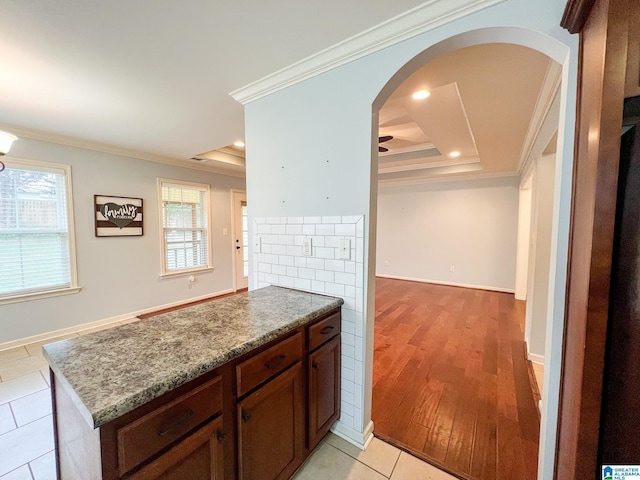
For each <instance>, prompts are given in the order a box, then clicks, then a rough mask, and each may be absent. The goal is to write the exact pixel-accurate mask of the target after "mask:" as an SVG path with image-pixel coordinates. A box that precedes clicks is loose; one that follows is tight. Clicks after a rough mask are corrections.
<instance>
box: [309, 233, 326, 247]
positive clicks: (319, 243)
mask: <svg viewBox="0 0 640 480" xmlns="http://www.w3.org/2000/svg"><path fill="white" fill-rule="evenodd" d="M324 239H325V237H319V236H317V235H316V236H315V237H311V244H312V246H314V247H324V246H325V245H324Z"/></svg>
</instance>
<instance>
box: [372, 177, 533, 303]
mask: <svg viewBox="0 0 640 480" xmlns="http://www.w3.org/2000/svg"><path fill="white" fill-rule="evenodd" d="M519 182H520V180H519V177H503V178H491V179H482V180H466V181H459V182H446V183H428V184H422V185H412V186H402V187H380V188H379V189H378V232H377V233H378V235H377V252H376V273H377V274H378V275H382V276H392V277H398V278H406V279H413V280H422V281H429V282H435V283H445V284H452V285H460V286H470V287H475V288H486V289H489V290H500V291H508V292H513V289H514V281H515V280H514V279H515V277H514V275H515V259H516V236H517V226H518V185H519ZM452 266H453V267H454V271H453V272H452V271H451V268H450V267H452Z"/></svg>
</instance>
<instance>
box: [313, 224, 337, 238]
mask: <svg viewBox="0 0 640 480" xmlns="http://www.w3.org/2000/svg"><path fill="white" fill-rule="evenodd" d="M335 234H336V226H335V225H334V224H330V225H316V235H335Z"/></svg>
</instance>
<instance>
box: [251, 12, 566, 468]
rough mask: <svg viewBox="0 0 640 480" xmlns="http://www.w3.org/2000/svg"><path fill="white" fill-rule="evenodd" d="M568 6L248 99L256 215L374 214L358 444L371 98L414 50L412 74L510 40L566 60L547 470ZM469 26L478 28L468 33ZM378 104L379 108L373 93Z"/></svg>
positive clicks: (551, 420) (452, 28) (434, 38)
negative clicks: (457, 53)
mask: <svg viewBox="0 0 640 480" xmlns="http://www.w3.org/2000/svg"><path fill="white" fill-rule="evenodd" d="M563 9H564V2H561V1H559V0H541V1H536V2H532V1H531V0H507V1H505V2H502V3H499V4H497V5H496V6H494V7H491V8H487V9H485V10H483V11H481V12H479V13H477V14H474V15H471V16H468V17H465V18H462V19H459V20H456V21H454V22H451V23H449V24H447V25H444V26H441V27H439V28H437V29H435V30H432V31H428V32H426V33H423V34H421V35H418V36H416V37H413V38H411V39H409V40H405V41H403V42H401V43H399V44H396V45H394V46H390V47H388V48H385V49H384V50H381V51H379V52H376V53H373V54H370V55H368V56H366V57H363V58H361V59H359V60H356V61H354V62H352V63H349V64H346V65H343V66H340V67H337V68H335V69H334V70H331V71H329V72H326V73H323V74H322V75H319V76H317V77H314V78H311V79H309V80H306V81H304V82H302V83H298V84H295V85H292V86H289V87H287V88H284V89H282V90H280V91H277V92H275V93H273V94H271V95H269V96H266V97H263V98H260V99H257V100H254V101H253V102H251V103H249V104H248V105H247V106H246V108H245V119H246V140H247V194H248V205H249V207H248V209H249V216H250V217H253V218H255V217H283V216H286V217H290V216H325V215H336V216H337V215H354V214H357V215H361V214H362V215H364V216H365V220H368V223H367V225H366V228H365V252H364V253H365V257H364V260H365V262H364V265H365V272H364V275H365V287H364V298H363V300H362V302H363V303H362V306H363V311H364V313H365V315H364V319H363V321H364V322H365V325H358V326H357V327H358V328H363V331H364V332H365V334H366V342H365V351H364V352H363V355H364V358H362V359H359V360H364V362H363V363H362V365H363V370H361V371H355V373H354V374H355V376H356V377H359V378H360V379H363V381H364V383H363V385H364V389H363V392H362V397H361V398H359V399H358V398H356V399H355V401H356V402H358V403H359V404H360V405H361V406H362V408H361V409H360V411H361V412H362V415H363V419H362V422H358V423H359V424H361V425H363V428H364V431H361V432H357V431H351V432H349V433H348V435H350V439H351V441H353V442H354V443H359V444H363V443H364V442H366V440H368V437H367V433H368V430H367V428H369V426H370V422H369V420H370V418H371V373H372V370H371V369H372V362H371V358H372V351H373V317H374V311H373V310H374V309H373V304H374V290H373V285H374V280H375V279H374V273H375V272H374V269H373V268H371V267H372V264H373V261H374V258H375V254H376V252H375V240H376V238H375V235H376V234H375V232H376V227H377V225H376V210H375V202H374V203H373V204H372V203H370V201H371V198H372V196H373V197H374V198H375V197H377V191H376V185H375V184H372V183H370V179H371V177H372V172H375V170H376V168H377V167H376V161H377V160H375V158H376V157H375V156H373V154H374V152H375V143H374V137H375V134H373V135H372V130H373V131H375V129H376V125H377V124H376V123H375V122H376V120H375V115H372V106H373V105H374V102H376V100H377V99H378V96H379V95H380V93H381V92H382V91H383V89H384V90H385V91H384V94H383V95H382V97H385V96H388V95H390V93H391V91H392V90H393V88H395V87H394V85H395V84H397V82H400V81H401V80H402V79H401V78H399V77H396V78H394V79H393V81H391V79H392V77H393V76H394V75H395V74H396V72H398V70H400V69H401V68H402V67H403V66H404V65H405V64H407V63H408V62H410V61H411V60H412V59H414V57H415V62H413V63H412V64H411V68H409V71H405V72H403V74H405V73H406V74H408V73H412V71H413V70H412V69H413V68H418V67H419V66H421V64H424V63H425V62H427V61H429V60H430V59H432V58H435V57H437V56H438V55H439V54H442V53H446V52H447V51H450V50H452V49H455V48H459V47H462V46H467V45H472V44H476V43H483V42H496V41H507V42H512V43H517V44H520V45H524V46H529V47H534V48H537V49H540V50H542V51H543V52H545V53H547V54H548V55H549V56H550V57H551V58H553V59H554V60H555V61H557V62H558V63H560V64H561V65H563V66H564V69H563V85H562V95H561V116H560V130H559V142H560V145H562V149H561V152H560V153H559V161H558V167H557V169H558V176H557V178H558V182H557V183H556V185H555V193H556V198H557V199H558V202H557V203H556V204H555V205H554V228H553V232H554V234H553V237H554V238H553V242H552V252H553V255H552V262H551V271H552V272H553V277H554V280H553V281H552V283H551V286H550V288H551V291H552V292H553V301H552V302H551V303H550V305H551V307H550V315H549V318H551V319H552V322H553V324H552V325H551V328H548V331H550V332H553V335H552V336H549V337H548V338H547V346H546V351H552V352H553V355H554V359H555V360H556V363H555V367H554V368H552V369H551V370H550V375H546V376H545V388H544V391H545V397H546V398H545V400H544V401H543V412H542V423H543V425H542V434H541V438H542V440H541V452H542V454H541V456H540V459H541V460H540V461H541V462H542V465H541V468H540V478H551V475H552V471H553V458H554V449H555V428H556V427H555V425H556V419H557V405H558V398H557V392H558V388H559V387H558V385H559V376H560V370H559V366H560V361H561V351H562V348H561V345H562V325H563V315H564V286H565V279H566V252H567V240H568V226H569V213H570V194H571V169H572V155H573V143H572V139H573V129H574V123H575V122H574V121H575V116H574V112H575V91H576V72H577V55H578V48H577V47H578V42H577V37H572V36H570V35H569V34H568V33H567V32H566V31H564V30H562V29H561V27H560V26H559V23H560V19H561V17H562V12H563ZM505 26H508V27H505ZM492 27H495V28H492ZM517 27H522V28H517ZM485 28H486V30H485ZM477 29H482V30H479V31H476V30H477ZM470 31H474V32H472V33H468V34H465V33H464V32H470ZM536 32H540V33H536ZM457 35H460V36H457ZM452 37H454V38H452ZM439 42H442V43H439ZM430 47H433V48H430ZM416 56H418V57H416ZM416 62H417V63H416ZM407 68H408V67H407ZM381 101H382V102H383V101H384V98H382V100H381ZM376 105H377V108H379V106H380V105H379V104H378V103H377V102H376ZM373 113H375V112H373ZM372 119H373V124H372ZM372 158H373V159H374V160H373V165H372ZM373 176H375V173H374V174H373Z"/></svg>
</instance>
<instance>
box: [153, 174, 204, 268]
mask: <svg viewBox="0 0 640 480" xmlns="http://www.w3.org/2000/svg"><path fill="white" fill-rule="evenodd" d="M159 187H160V188H159V190H160V205H161V209H162V212H161V215H160V216H161V218H162V233H161V235H162V236H161V243H162V275H171V274H175V273H184V272H190V271H194V270H202V269H207V268H211V255H210V245H211V241H210V238H209V186H208V185H202V184H199V183H183V182H176V181H171V180H159Z"/></svg>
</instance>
